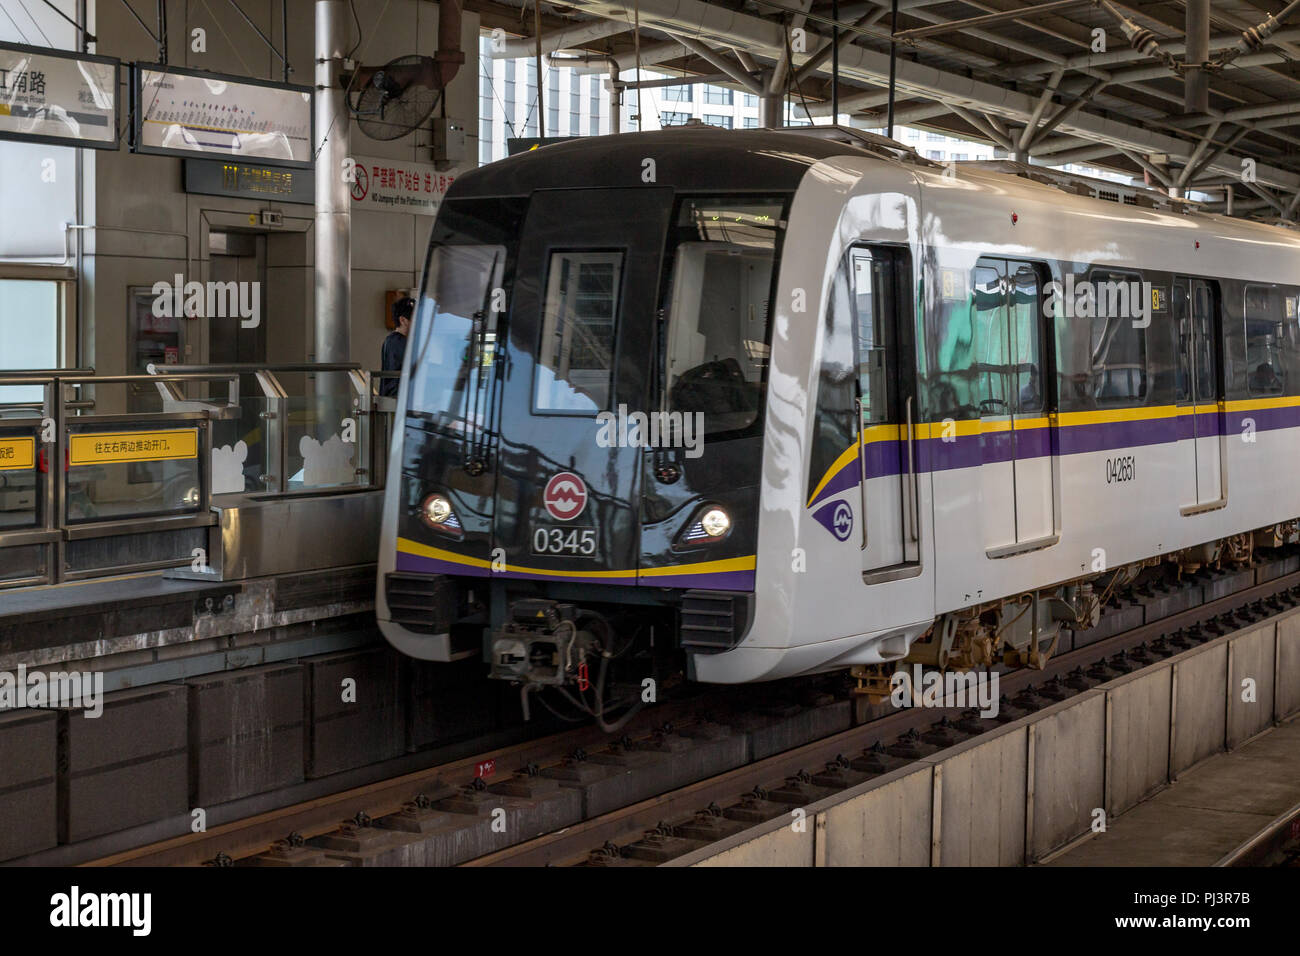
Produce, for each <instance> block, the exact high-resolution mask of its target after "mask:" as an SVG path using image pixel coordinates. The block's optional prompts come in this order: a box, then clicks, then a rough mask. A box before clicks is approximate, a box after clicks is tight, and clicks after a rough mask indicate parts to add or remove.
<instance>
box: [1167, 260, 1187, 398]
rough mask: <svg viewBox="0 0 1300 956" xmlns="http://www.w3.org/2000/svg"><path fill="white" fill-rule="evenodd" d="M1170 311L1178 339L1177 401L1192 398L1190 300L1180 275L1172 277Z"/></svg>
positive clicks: (1175, 388)
mask: <svg viewBox="0 0 1300 956" xmlns="http://www.w3.org/2000/svg"><path fill="white" fill-rule="evenodd" d="M1170 299H1171V301H1170V303H1169V305H1170V311H1171V314H1172V315H1173V321H1174V335H1175V336H1177V341H1178V355H1177V362H1178V364H1177V366H1176V368H1177V371H1176V373H1175V375H1174V397H1175V400H1176V401H1178V402H1179V403H1182V402H1190V401H1191V400H1192V369H1191V362H1190V359H1189V356H1190V355H1191V348H1190V342H1191V337H1192V318H1191V300H1190V298H1189V296H1188V292H1187V280H1186V279H1185V278H1183V277H1182V276H1178V277H1176V278H1175V279H1174V285H1173V291H1172V294H1171V297H1170Z"/></svg>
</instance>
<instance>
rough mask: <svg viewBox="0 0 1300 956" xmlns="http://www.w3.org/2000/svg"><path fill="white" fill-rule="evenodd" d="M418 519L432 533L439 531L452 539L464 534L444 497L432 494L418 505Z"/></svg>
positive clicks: (449, 503) (458, 520) (454, 513)
mask: <svg viewBox="0 0 1300 956" xmlns="http://www.w3.org/2000/svg"><path fill="white" fill-rule="evenodd" d="M420 518H421V519H422V520H423V521H424V523H425V524H426V525H428V526H429V527H430V528H432V529H433V530H434V531H441V532H443V533H444V534H449V535H451V536H452V537H453V538H459V537H461V536H462V535H463V533H464V530H463V529H462V528H461V526H460V519H459V518H457V517H456V512H455V511H454V510H453V509H452V507H451V502H450V501H449V500H447V496H446V495H439V494H432V495H429V497H427V498H425V499H424V502H423V503H422V504H421V505H420Z"/></svg>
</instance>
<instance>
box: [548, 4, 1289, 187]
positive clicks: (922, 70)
mask: <svg viewBox="0 0 1300 956" xmlns="http://www.w3.org/2000/svg"><path fill="white" fill-rule="evenodd" d="M639 4H640V17H641V22H642V23H643V24H645V25H646V26H649V27H651V28H656V29H661V30H676V31H679V32H690V33H691V34H693V35H694V36H696V37H698V38H700V39H701V40H705V39H707V40H711V41H713V42H715V43H718V44H720V45H727V46H735V47H741V48H744V49H745V50H747V51H748V52H749V53H750V54H752V55H766V56H773V57H775V56H780V55H783V53H784V51H785V47H786V34H785V28H784V26H783V25H782V24H780V23H774V22H772V21H769V20H764V19H762V18H760V17H755V16H752V15H749V14H746V13H743V12H739V11H735V10H731V9H728V8H725V7H721V6H716V5H712V4H708V3H704V2H702V0H639ZM570 5H571V6H574V7H575V8H576V9H579V10H582V11H583V12H586V13H591V14H595V15H597V16H604V17H607V18H609V19H619V20H623V21H624V22H626V20H625V17H626V7H625V6H624V5H623V4H622V3H617V4H616V3H613V2H611V0H571V4H570ZM810 32H811V31H810ZM1243 59H1245V57H1241V58H1239V59H1238V62H1241V60H1243ZM840 61H841V62H840V75H841V77H842V78H844V79H846V80H858V81H859V82H867V83H870V84H872V85H875V86H879V85H882V84H883V83H884V82H885V81H886V79H887V77H888V76H889V56H888V54H885V53H877V52H876V51H874V50H868V49H866V48H864V47H861V46H849V47H848V48H846V49H845V51H844V53H843V54H842V56H841V58H840ZM1162 69H1163V67H1162ZM822 72H826V71H825V70H824V69H823V70H822ZM769 89H771V87H769ZM897 89H898V93H899V95H901V96H906V97H921V98H924V99H931V100H936V101H939V102H941V103H946V104H952V103H955V104H957V105H958V106H963V107H966V108H974V109H978V110H981V111H982V112H985V113H990V114H993V115H996V116H999V117H1002V118H1004V119H1010V120H1013V121H1015V122H1017V123H1022V122H1025V121H1026V120H1028V118H1029V117H1030V116H1031V115H1032V114H1033V111H1034V105H1035V101H1036V99H1037V98H1036V97H1030V96H1028V95H1026V94H1024V93H1020V92H1018V91H1015V90H1010V89H1007V88H1005V87H1004V86H1000V85H997V84H994V83H989V82H985V81H983V80H979V79H975V78H973V77H969V76H962V75H959V74H955V73H950V72H947V71H944V70H940V69H937V68H935V67H932V66H927V65H925V64H922V63H915V62H912V61H910V60H907V59H900V60H899V61H898V63H897ZM781 90H782V91H784V87H781ZM1057 125H1058V126H1059V128H1060V129H1061V130H1062V132H1065V133H1070V134H1073V135H1076V136H1079V137H1081V138H1085V139H1089V140H1091V141H1093V142H1097V143H1099V144H1101V143H1108V144H1110V145H1113V146H1116V147H1123V148H1126V149H1132V150H1139V151H1141V152H1150V153H1164V154H1168V155H1171V156H1175V157H1179V158H1185V157H1188V156H1190V155H1191V153H1192V151H1193V150H1194V149H1195V145H1194V144H1193V143H1189V142H1188V141H1186V140H1183V139H1179V138H1178V137H1176V136H1172V135H1170V134H1167V133H1162V132H1159V131H1156V130H1152V129H1149V128H1146V127H1144V126H1143V125H1141V122H1140V121H1139V122H1137V123H1134V122H1131V121H1123V120H1119V119H1109V118H1106V117H1103V116H1099V115H1097V114H1094V113H1088V112H1085V111H1082V110H1075V111H1074V112H1073V113H1072V114H1071V115H1070V116H1068V118H1066V119H1064V120H1063V121H1062V122H1060V123H1059V124H1057ZM1215 165H1216V168H1219V169H1220V170H1221V171H1224V172H1228V171H1235V170H1236V169H1239V168H1240V161H1239V160H1237V159H1236V158H1235V157H1233V156H1230V155H1226V154H1225V155H1224V156H1222V157H1220V158H1219V159H1218V160H1217V161H1216V164H1215ZM1256 171H1257V175H1258V176H1259V178H1260V180H1261V181H1263V182H1266V183H1268V184H1269V185H1273V186H1277V187H1279V188H1284V189H1286V190H1287V191H1288V192H1289V191H1291V190H1294V189H1300V175H1297V174H1296V173H1294V172H1290V171H1287V170H1283V169H1279V168H1277V167H1274V166H1271V165H1268V164H1264V163H1261V164H1259V165H1258V166H1257V169H1256Z"/></svg>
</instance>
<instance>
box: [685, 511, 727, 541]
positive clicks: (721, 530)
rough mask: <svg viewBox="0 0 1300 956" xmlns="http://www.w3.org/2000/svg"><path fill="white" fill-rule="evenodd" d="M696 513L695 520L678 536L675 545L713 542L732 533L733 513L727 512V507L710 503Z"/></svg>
mask: <svg viewBox="0 0 1300 956" xmlns="http://www.w3.org/2000/svg"><path fill="white" fill-rule="evenodd" d="M695 514H696V517H695V520H693V521H692V522H691V523H690V524H689V525H687V526H686V530H685V531H683V532H682V533H681V535H680V536H679V537H678V539H677V543H676V545H675V547H679V548H681V547H692V546H695V545H701V544H713V543H714V542H715V541H721V540H722V539H723V538H725V537H726V536H727V535H728V534H730V533H731V515H729V514H727V512H726V510H725V509H723V508H720V507H718V506H717V505H708V506H706V507H705V508H704V509H703V510H701V511H697V512H696V513H695Z"/></svg>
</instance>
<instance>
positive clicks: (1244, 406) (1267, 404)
mask: <svg viewBox="0 0 1300 956" xmlns="http://www.w3.org/2000/svg"><path fill="white" fill-rule="evenodd" d="M1298 405H1300V396H1297V395H1288V396H1283V397H1281V398H1245V399H1238V400H1236V401H1233V402H1224V403H1223V407H1224V409H1225V410H1226V411H1229V412H1253V411H1259V410H1260V409H1265V408H1295V407H1296V406H1298Z"/></svg>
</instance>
